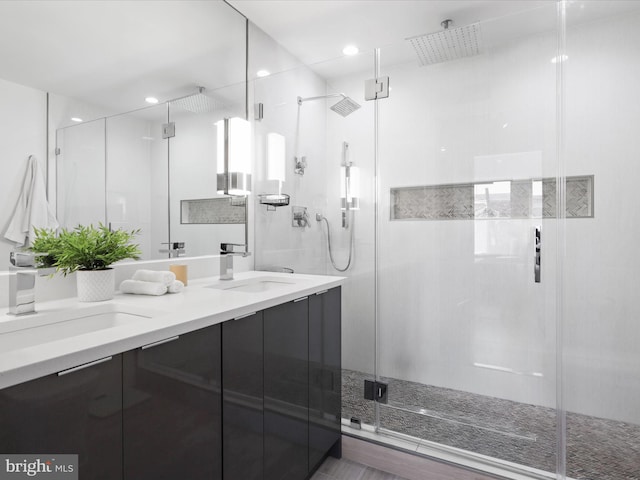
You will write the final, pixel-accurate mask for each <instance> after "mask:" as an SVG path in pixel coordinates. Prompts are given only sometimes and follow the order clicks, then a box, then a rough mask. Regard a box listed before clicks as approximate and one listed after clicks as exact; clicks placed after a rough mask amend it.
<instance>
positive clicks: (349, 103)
mask: <svg viewBox="0 0 640 480" xmlns="http://www.w3.org/2000/svg"><path fill="white" fill-rule="evenodd" d="M332 97H342V100H340V101H339V102H338V103H336V104H335V105H331V106H330V107H329V108H330V109H331V110H333V111H334V112H336V113H338V114H340V115H342V116H343V117H346V116H347V115H350V114H352V113H353V112H355V111H356V110H358V109H359V108H360V105H359V104H358V103H357V102H356V101H355V100H353V99H352V98H350V97H347V96H346V95H345V94H344V93H332V94H329V95H320V96H318V97H307V98H302V97H298V105H302V103H303V102H308V101H310V100H322V99H326V98H332Z"/></svg>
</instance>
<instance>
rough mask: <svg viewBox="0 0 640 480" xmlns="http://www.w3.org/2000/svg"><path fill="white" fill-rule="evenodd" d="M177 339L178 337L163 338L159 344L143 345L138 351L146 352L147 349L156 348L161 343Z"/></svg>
mask: <svg viewBox="0 0 640 480" xmlns="http://www.w3.org/2000/svg"><path fill="white" fill-rule="evenodd" d="M179 338H180V335H176V336H175V337H171V338H165V339H164V340H160V341H159V342H153V343H150V344H149V345H143V346H142V347H140V350H146V349H147V348H153V347H157V346H158V345H162V344H163V343H169V342H173V341H174V340H177V339H179Z"/></svg>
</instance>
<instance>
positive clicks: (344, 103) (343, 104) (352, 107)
mask: <svg viewBox="0 0 640 480" xmlns="http://www.w3.org/2000/svg"><path fill="white" fill-rule="evenodd" d="M329 108H330V109H331V110H333V111H334V112H336V113H338V114H340V115H342V116H343V117H346V116H347V115H349V114H351V113H353V112H355V111H356V110H357V109H359V108H360V105H359V104H358V103H357V102H355V101H354V100H352V99H351V98H349V97H344V98H343V99H342V100H340V101H339V102H338V103H336V104H335V105H331V106H330V107H329Z"/></svg>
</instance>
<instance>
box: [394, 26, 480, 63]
mask: <svg viewBox="0 0 640 480" xmlns="http://www.w3.org/2000/svg"><path fill="white" fill-rule="evenodd" d="M405 40H407V41H408V42H409V43H411V45H412V46H413V48H414V49H415V51H416V55H417V56H418V63H419V64H420V66H421V67H424V66H425V65H432V64H434V63H443V62H448V61H450V60H456V59H458V58H464V57H471V56H473V55H478V54H479V53H480V24H479V23H472V24H471V25H465V26H464V27H455V28H445V29H444V30H441V31H439V32H435V33H428V34H425V35H416V36H415V37H409V38H406V39H405Z"/></svg>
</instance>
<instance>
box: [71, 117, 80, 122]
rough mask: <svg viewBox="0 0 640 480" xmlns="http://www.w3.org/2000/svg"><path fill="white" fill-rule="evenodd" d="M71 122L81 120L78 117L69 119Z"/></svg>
mask: <svg viewBox="0 0 640 480" xmlns="http://www.w3.org/2000/svg"><path fill="white" fill-rule="evenodd" d="M71 121H72V122H81V121H82V119H81V118H80V117H71Z"/></svg>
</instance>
